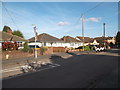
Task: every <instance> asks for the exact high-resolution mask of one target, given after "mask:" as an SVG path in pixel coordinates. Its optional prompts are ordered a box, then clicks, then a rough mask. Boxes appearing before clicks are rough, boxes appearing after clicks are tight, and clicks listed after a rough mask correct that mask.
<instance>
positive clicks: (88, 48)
mask: <svg viewBox="0 0 120 90" xmlns="http://www.w3.org/2000/svg"><path fill="white" fill-rule="evenodd" d="M77 49H83V46H80V47H78V48H77ZM84 50H85V51H90V47H89V46H84Z"/></svg>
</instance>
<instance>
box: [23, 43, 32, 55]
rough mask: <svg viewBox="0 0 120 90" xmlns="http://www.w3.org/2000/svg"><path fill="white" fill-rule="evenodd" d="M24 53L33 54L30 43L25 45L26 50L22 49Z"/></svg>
mask: <svg viewBox="0 0 120 90" xmlns="http://www.w3.org/2000/svg"><path fill="white" fill-rule="evenodd" d="M22 51H23V52H29V53H33V50H32V49H31V48H29V47H28V42H25V43H24V48H23V49H22Z"/></svg>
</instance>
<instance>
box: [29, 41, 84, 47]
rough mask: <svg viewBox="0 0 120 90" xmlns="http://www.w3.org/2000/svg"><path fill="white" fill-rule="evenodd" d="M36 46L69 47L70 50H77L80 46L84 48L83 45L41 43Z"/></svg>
mask: <svg viewBox="0 0 120 90" xmlns="http://www.w3.org/2000/svg"><path fill="white" fill-rule="evenodd" d="M28 45H35V43H34V42H33V43H28ZM36 45H38V46H40V47H41V46H47V47H68V48H71V47H73V48H77V47H79V46H82V43H62V42H61V43H58V42H56V43H52V44H51V43H39V42H36Z"/></svg>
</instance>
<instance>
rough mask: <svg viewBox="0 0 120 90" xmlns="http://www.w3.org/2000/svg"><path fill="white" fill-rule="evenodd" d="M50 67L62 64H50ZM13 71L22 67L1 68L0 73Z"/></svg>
mask: <svg viewBox="0 0 120 90" xmlns="http://www.w3.org/2000/svg"><path fill="white" fill-rule="evenodd" d="M49 66H50V67H57V66H60V65H59V64H51V65H49ZM11 71H20V67H13V68H10V69H4V70H0V73H6V72H11Z"/></svg>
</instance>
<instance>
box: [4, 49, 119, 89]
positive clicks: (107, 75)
mask: <svg viewBox="0 0 120 90" xmlns="http://www.w3.org/2000/svg"><path fill="white" fill-rule="evenodd" d="M118 51H119V50H118V49H112V50H107V51H105V52H100V53H95V52H70V53H55V54H52V55H47V56H41V57H39V58H38V59H37V60H46V61H47V60H49V61H51V62H53V63H54V64H57V65H55V66H53V65H52V66H50V67H47V68H44V69H42V70H39V71H37V72H32V73H26V74H18V75H13V76H12V77H7V78H3V88H12V87H13V88H118V70H120V69H118V58H119V55H118ZM41 58H42V59H41ZM31 60H32V59H31ZM23 61H24V60H23ZM21 62H22V60H21ZM4 63H5V62H4ZM8 64H10V62H8ZM11 66H12V65H11ZM8 67H9V65H8ZM9 74H10V72H9Z"/></svg>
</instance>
